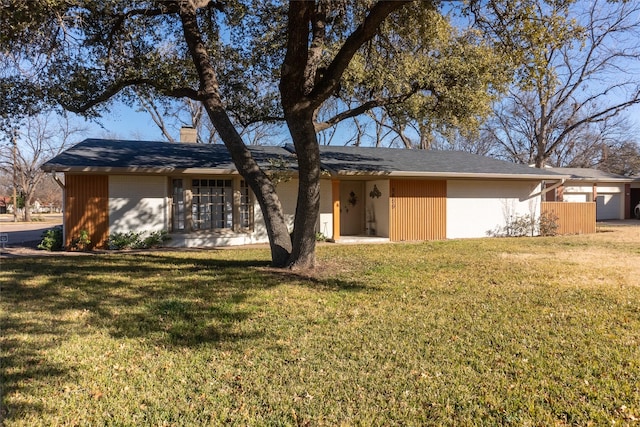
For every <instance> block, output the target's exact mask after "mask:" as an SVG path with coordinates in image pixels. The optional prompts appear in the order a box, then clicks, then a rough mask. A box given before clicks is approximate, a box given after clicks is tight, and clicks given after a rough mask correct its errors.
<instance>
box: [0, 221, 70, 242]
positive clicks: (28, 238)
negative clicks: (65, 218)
mask: <svg viewBox="0 0 640 427" xmlns="http://www.w3.org/2000/svg"><path fill="white" fill-rule="evenodd" d="M56 225H62V218H60V219H57V218H53V219H51V220H48V221H46V222H9V221H0V237H2V240H3V241H4V244H5V246H6V247H14V248H15V247H29V248H35V247H36V246H37V245H38V243H40V241H41V240H42V233H44V232H45V231H46V230H48V229H50V228H52V227H55V226H56ZM5 239H6V241H5Z"/></svg>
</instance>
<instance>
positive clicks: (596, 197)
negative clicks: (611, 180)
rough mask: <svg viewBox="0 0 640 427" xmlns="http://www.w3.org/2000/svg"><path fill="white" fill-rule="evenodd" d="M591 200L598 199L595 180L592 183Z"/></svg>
mask: <svg viewBox="0 0 640 427" xmlns="http://www.w3.org/2000/svg"><path fill="white" fill-rule="evenodd" d="M593 201H594V202H596V201H598V184H597V183H595V182H594V183H593Z"/></svg>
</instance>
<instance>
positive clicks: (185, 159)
mask: <svg viewBox="0 0 640 427" xmlns="http://www.w3.org/2000/svg"><path fill="white" fill-rule="evenodd" d="M249 149H250V150H251V153H252V154H253V156H254V158H255V159H256V161H257V162H258V163H259V164H260V165H261V166H266V165H268V159H269V158H278V157H279V156H288V155H289V154H288V153H287V152H286V151H285V150H283V149H282V148H279V147H268V146H260V147H250V148H249ZM43 169H44V170H46V171H59V172H65V171H74V172H80V171H87V172H89V171H114V172H115V171H128V172H136V171H140V172H169V171H184V170H186V169H220V170H223V171H235V170H236V167H235V166H234V164H233V162H232V161H231V156H230V155H229V152H228V151H227V148H226V147H225V146H224V145H219V144H172V143H168V142H157V141H124V140H106V139H87V140H84V141H83V142H81V143H79V144H77V145H75V146H73V147H71V148H70V149H68V150H66V151H64V152H63V153H61V154H59V155H58V156H56V157H54V158H53V159H51V160H49V161H48V162H46V163H45V164H44V165H43Z"/></svg>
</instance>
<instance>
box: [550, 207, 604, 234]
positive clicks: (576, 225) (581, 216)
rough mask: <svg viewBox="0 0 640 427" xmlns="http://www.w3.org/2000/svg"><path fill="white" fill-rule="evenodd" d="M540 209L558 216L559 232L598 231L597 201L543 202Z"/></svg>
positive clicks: (585, 232)
mask: <svg viewBox="0 0 640 427" xmlns="http://www.w3.org/2000/svg"><path fill="white" fill-rule="evenodd" d="M540 211H541V213H542V214H545V213H546V214H551V215H555V216H557V217H558V220H557V223H558V230H557V233H558V234H588V233H595V232H596V204H595V202H584V203H573V202H542V204H541V209H540Z"/></svg>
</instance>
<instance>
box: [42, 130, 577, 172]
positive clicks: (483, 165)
mask: <svg viewBox="0 0 640 427" xmlns="http://www.w3.org/2000/svg"><path fill="white" fill-rule="evenodd" d="M249 150H250V151H251V153H252V155H253V156H254V158H255V159H256V160H257V162H258V164H260V165H261V166H269V160H270V159H278V158H285V159H287V158H288V159H289V160H290V164H291V168H292V169H293V170H295V166H296V162H295V157H294V154H292V153H294V150H293V147H292V146H290V145H288V146H286V147H285V148H282V147H273V146H251V147H249ZM320 157H321V161H322V164H323V168H324V169H325V170H327V171H329V172H331V173H334V174H339V175H395V176H441V177H464V178H469V177H471V178H472V177H485V178H488V177H496V178H504V177H508V178H526V179H560V178H563V177H565V176H562V175H558V174H555V173H554V172H550V171H549V170H544V169H535V168H530V167H528V166H524V165H518V164H515V163H510V162H505V161H502V160H496V159H492V158H489V157H483V156H479V155H475V154H470V153H464V152H459V151H426V150H405V149H395V148H362V147H333V146H321V147H320ZM43 169H44V170H46V171H58V172H103V173H104V172H113V173H118V172H145V173H171V172H184V171H189V172H194V173H197V172H200V173H203V172H224V173H231V172H234V171H236V168H235V166H234V165H233V162H232V161H231V156H230V155H229V153H228V151H227V149H226V147H225V146H224V145H216V144H185V143H182V144H172V143H168V142H154V141H124V140H105V139H87V140H85V141H83V142H81V143H79V144H77V145H75V146H73V147H71V148H70V149H68V150H66V151H64V152H63V153H61V154H60V155H58V156H56V157H55V158H53V159H52V160H50V161H48V162H46V163H45V164H44V165H43Z"/></svg>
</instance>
